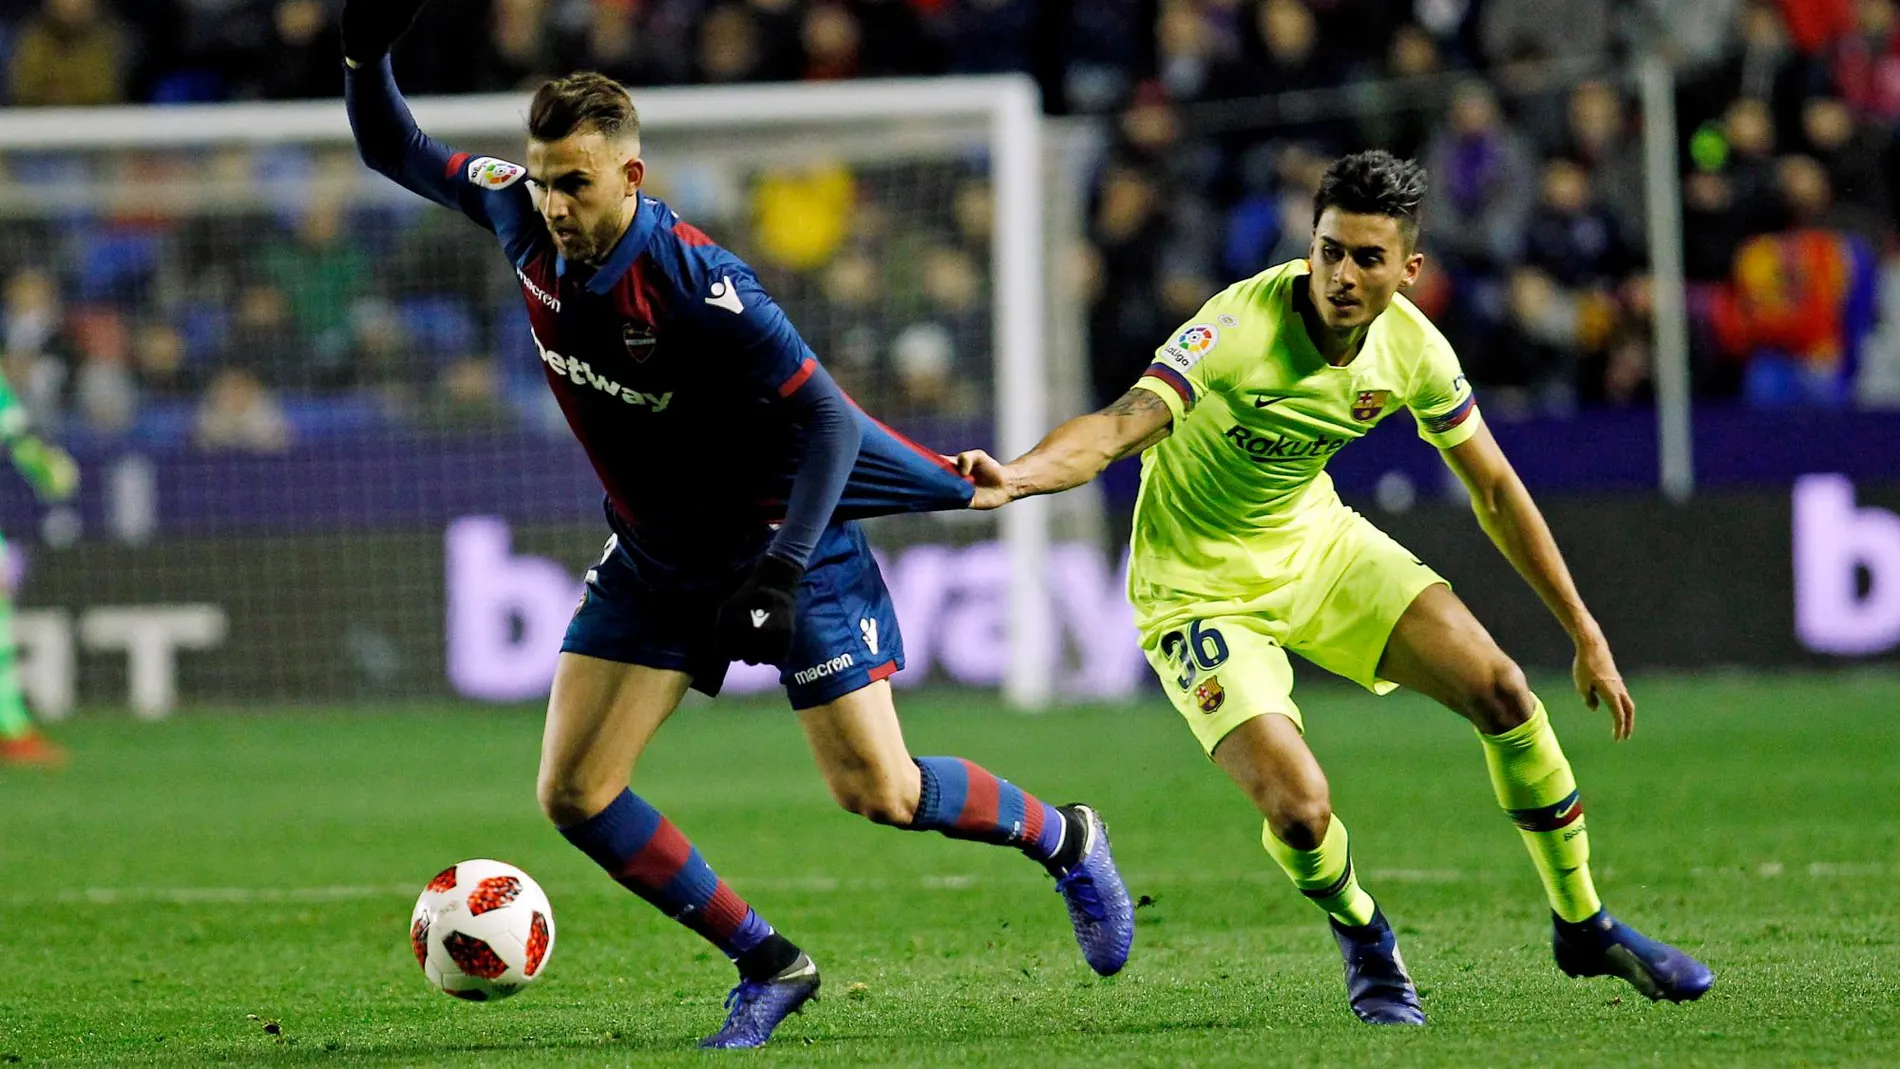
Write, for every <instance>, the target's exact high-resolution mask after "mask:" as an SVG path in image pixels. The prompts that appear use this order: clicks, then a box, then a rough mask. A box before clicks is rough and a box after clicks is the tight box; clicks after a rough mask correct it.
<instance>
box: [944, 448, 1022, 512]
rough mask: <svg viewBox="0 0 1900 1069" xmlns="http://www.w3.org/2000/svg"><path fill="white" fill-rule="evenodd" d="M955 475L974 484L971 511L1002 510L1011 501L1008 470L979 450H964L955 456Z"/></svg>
mask: <svg viewBox="0 0 1900 1069" xmlns="http://www.w3.org/2000/svg"><path fill="white" fill-rule="evenodd" d="M957 474H959V475H963V476H966V477H968V478H969V479H970V481H972V482H974V483H975V484H976V493H975V494H974V495H972V496H971V498H970V507H971V508H973V509H995V508H1002V507H1003V506H1004V505H1007V504H1009V503H1010V501H1011V500H1013V499H1012V498H1011V496H1010V492H1009V472H1008V470H1007V469H1006V468H1005V467H1004V466H1003V463H1002V461H999V460H997V459H996V458H995V457H993V456H990V455H989V454H988V453H985V452H984V451H983V450H981V449H966V450H964V451H963V452H961V453H958V454H957Z"/></svg>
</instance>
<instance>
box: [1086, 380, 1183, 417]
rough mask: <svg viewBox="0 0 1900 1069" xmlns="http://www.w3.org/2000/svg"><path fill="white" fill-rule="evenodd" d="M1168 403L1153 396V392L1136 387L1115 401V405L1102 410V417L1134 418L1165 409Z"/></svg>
mask: <svg viewBox="0 0 1900 1069" xmlns="http://www.w3.org/2000/svg"><path fill="white" fill-rule="evenodd" d="M1167 407H1168V403H1167V402H1166V401H1163V400H1162V399H1161V398H1160V397H1158V396H1156V395H1155V392H1154V391H1153V390H1144V389H1142V388H1141V387H1139V386H1137V387H1135V388H1133V389H1131V390H1129V391H1128V392H1127V393H1125V394H1122V395H1121V396H1120V397H1118V398H1116V399H1115V403H1114V404H1112V405H1109V406H1108V407H1107V408H1104V409H1102V415H1104V416H1134V415H1141V414H1143V413H1148V412H1153V411H1155V410H1156V409H1166V408H1167Z"/></svg>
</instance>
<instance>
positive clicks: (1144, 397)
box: [1102, 386, 1174, 458]
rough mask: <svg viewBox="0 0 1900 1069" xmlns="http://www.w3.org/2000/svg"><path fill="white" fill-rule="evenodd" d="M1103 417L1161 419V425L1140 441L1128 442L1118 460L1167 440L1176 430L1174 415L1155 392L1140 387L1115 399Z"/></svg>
mask: <svg viewBox="0 0 1900 1069" xmlns="http://www.w3.org/2000/svg"><path fill="white" fill-rule="evenodd" d="M1102 415H1104V416H1111V417H1116V418H1121V417H1128V416H1132V417H1134V418H1136V419H1143V418H1153V417H1159V418H1160V420H1161V423H1160V425H1159V426H1157V427H1156V428H1154V429H1153V430H1152V431H1150V432H1148V433H1147V434H1144V435H1143V436H1142V437H1141V440H1140V441H1134V442H1126V443H1124V444H1123V445H1122V449H1121V452H1119V453H1117V454H1116V456H1117V458H1120V457H1132V456H1135V455H1136V454H1138V453H1140V452H1141V451H1142V450H1144V449H1146V448H1148V447H1149V446H1151V445H1153V444H1155V443H1156V442H1159V441H1160V440H1161V439H1163V438H1166V437H1167V436H1168V433H1169V432H1170V431H1172V430H1173V429H1174V423H1173V419H1174V413H1173V412H1171V411H1170V410H1169V408H1168V403H1167V402H1166V401H1163V400H1162V399H1161V398H1160V397H1159V396H1158V395H1156V394H1155V392H1154V391H1153V390H1144V389H1142V388H1140V387H1139V386H1137V387H1135V388H1133V389H1130V390H1129V391H1128V392H1127V393H1125V394H1122V395H1121V396H1120V397H1118V398H1116V399H1115V403H1114V404H1112V405H1109V406H1108V407H1107V408H1104V409H1102Z"/></svg>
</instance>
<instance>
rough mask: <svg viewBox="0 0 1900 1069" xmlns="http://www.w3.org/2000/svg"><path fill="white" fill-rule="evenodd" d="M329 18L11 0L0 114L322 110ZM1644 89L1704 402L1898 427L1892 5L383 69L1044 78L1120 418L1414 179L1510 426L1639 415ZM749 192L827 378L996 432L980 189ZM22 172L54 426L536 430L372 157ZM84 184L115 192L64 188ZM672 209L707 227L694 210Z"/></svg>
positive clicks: (625, 43)
mask: <svg viewBox="0 0 1900 1069" xmlns="http://www.w3.org/2000/svg"><path fill="white" fill-rule="evenodd" d="M339 4H340V0H0V69H3V70H4V73H5V77H4V86H3V90H0V91H4V93H5V94H6V102H7V105H8V108H7V110H8V111H9V112H11V111H13V110H15V109H22V108H32V107H42V106H63V105H64V106H79V105H103V104H112V103H158V104H169V103H187V102H204V101H251V100H276V99H322V98H333V97H335V96H337V95H338V94H339V93H340V90H341V73H340V69H339V65H338V62H337V54H338V47H337V42H336V35H335V21H336V18H335V15H336V10H335V9H336V8H337V7H338V6H339ZM1651 55H1656V56H1659V57H1660V58H1661V59H1663V60H1664V61H1666V62H1667V63H1668V64H1669V65H1670V67H1671V69H1672V71H1673V77H1674V84H1675V88H1676V103H1677V108H1676V111H1677V114H1676V120H1677V127H1678V133H1679V137H1678V143H1677V144H1676V145H1675V146H1674V147H1675V158H1674V159H1672V160H1670V161H1668V162H1669V168H1668V169H1669V170H1670V171H1671V172H1672V173H1673V175H1674V176H1675V177H1676V178H1677V179H1679V182H1680V187H1681V197H1682V215H1683V219H1684V242H1683V256H1684V267H1685V270H1686V273H1687V277H1688V281H1689V288H1688V302H1689V313H1690V322H1691V353H1692V361H1693V372H1694V383H1695V387H1696V390H1697V392H1698V394H1699V395H1701V396H1703V397H1706V398H1710V399H1739V400H1740V401H1742V402H1745V403H1750V404H1755V405H1761V406H1796V405H1799V406H1820V407H1842V406H1855V405H1858V406H1863V407H1900V254H1897V250H1900V243H1896V241H1895V240H1894V239H1895V215H1894V211H1895V205H1896V203H1900V167H1896V160H1895V148H1894V145H1895V136H1894V135H1895V131H1896V124H1897V123H1900V0H1778V2H1759V0H1041V2H1038V0H437V3H436V4H435V5H434V6H433V7H432V8H430V9H429V10H428V12H426V13H425V15H424V18H423V23H422V25H421V26H420V27H419V29H418V31H417V35H416V37H415V38H413V39H411V41H410V42H408V43H406V44H405V45H403V46H402V47H399V49H398V51H397V56H396V66H397V72H398V76H399V79H400V81H401V82H402V84H403V87H404V89H405V91H406V92H408V93H410V94H412V95H417V94H424V93H462V92H481V91H496V90H508V89H518V88H523V87H528V86H532V85H533V84H535V83H536V81H537V80H538V79H541V78H543V77H546V76H549V75H552V74H558V73H562V72H565V71H567V70H571V69H576V68H592V69H598V70H602V71H605V72H607V73H609V74H612V75H614V76H616V77H619V78H621V79H622V80H624V81H626V82H627V83H628V84H629V85H630V86H633V87H634V88H635V89H636V101H637V100H638V92H637V91H638V89H639V87H642V86H659V85H676V84H731V83H748V82H770V81H785V80H830V79H844V78H854V77H888V76H909V75H934V74H958V73H992V72H998V71H1022V72H1025V73H1028V74H1030V75H1032V76H1033V77H1034V78H1035V79H1036V80H1037V82H1038V83H1039V84H1040V86H1041V88H1042V91H1043V96H1044V100H1045V103H1046V106H1047V108H1048V110H1049V111H1050V112H1051V114H1052V115H1055V116H1061V117H1065V121H1074V122H1078V123H1093V124H1096V125H1097V126H1098V127H1099V128H1100V129H1101V130H1102V131H1103V133H1104V137H1103V138H1102V144H1103V145H1104V150H1103V152H1102V153H1101V156H1100V159H1099V162H1098V164H1097V166H1096V167H1095V168H1094V174H1093V176H1092V187H1091V189H1090V192H1089V196H1088V199H1087V205H1088V206H1087V212H1088V218H1087V220H1086V223H1085V224H1084V230H1085V236H1086V241H1085V243H1084V247H1083V248H1080V249H1076V250H1070V251H1068V252H1064V253H1062V254H1060V255H1058V256H1057V257H1056V258H1055V259H1054V260H1053V261H1052V271H1058V272H1061V273H1062V275H1063V279H1064V281H1065V284H1074V285H1079V286H1080V287H1082V292H1083V293H1084V294H1085V295H1086V301H1087V307H1088V310H1089V339H1090V340H1089V352H1090V360H1091V363H1092V383H1091V385H1092V388H1093V390H1094V393H1095V395H1096V399H1097V400H1106V399H1108V398H1111V397H1113V396H1114V395H1116V394H1119V393H1120V392H1121V390H1122V389H1124V388H1125V387H1126V385H1127V384H1128V383H1129V382H1130V381H1132V380H1133V378H1134V377H1135V376H1136V375H1137V374H1139V372H1140V369H1141V368H1142V366H1144V365H1145V364H1146V362H1147V360H1148V359H1149V354H1150V353H1151V352H1152V350H1153V349H1154V347H1155V346H1156V345H1157V344H1158V343H1160V342H1162V341H1164V340H1166V338H1167V337H1168V336H1169V335H1170V334H1171V333H1172V332H1173V331H1174V330H1175V329H1176V328H1177V327H1178V326H1179V325H1180V324H1181V323H1182V322H1184V321H1186V320H1188V319H1190V318H1192V317H1193V315H1194V313H1195V311H1196V309H1198V308H1199V306H1200V304H1201V303H1202V301H1204V300H1205V299H1206V298H1207V297H1208V296H1210V295H1211V294H1212V293H1214V292H1215V291H1217V290H1219V289H1221V288H1222V287H1223V286H1225V285H1226V284H1227V283H1229V282H1231V281H1233V280H1235V279H1238V278H1241V277H1244V276H1247V275H1250V274H1252V273H1254V272H1257V271H1259V270H1262V269H1264V268H1266V267H1268V266H1271V265H1273V264H1275V263H1278V262H1281V261H1283V260H1285V259H1289V258H1292V257H1296V256H1299V255H1301V254H1302V253H1303V252H1304V250H1305V247H1306V240H1307V232H1308V228H1309V226H1310V223H1311V215H1310V200H1311V195H1312V191H1313V189H1314V187H1315V185H1316V183H1317V180H1318V176H1319V174H1320V173H1321V171H1323V169H1324V167H1325V165H1326V162H1327V160H1328V159H1329V158H1331V157H1332V156H1333V155H1336V154H1338V153H1340V152H1343V151H1348V150H1354V149H1359V148H1364V147H1372V146H1380V147H1385V148H1389V149H1391V150H1393V151H1395V152H1398V153H1401V154H1408V155H1416V156H1418V157H1420V158H1421V159H1423V160H1424V161H1425V162H1426V164H1427V165H1428V167H1429V168H1430V170H1431V175H1432V183H1431V194H1430V197H1429V200H1428V202H1427V205H1426V209H1425V211H1426V218H1425V236H1424V239H1423V243H1424V249H1425V251H1426V252H1427V254H1428V255H1427V265H1428V267H1427V271H1426V273H1425V276H1424V277H1423V278H1422V280H1421V282H1420V284H1419V285H1418V286H1417V287H1416V289H1415V290H1414V291H1413V299H1414V300H1416V301H1417V302H1418V303H1419V304H1420V305H1421V306H1423V307H1424V308H1425V309H1426V310H1427V311H1428V312H1429V313H1430V314H1431V315H1432V317H1433V318H1434V320H1435V321H1436V322H1437V323H1438V324H1439V325H1440V326H1441V327H1442V328H1443V329H1444V331H1445V332H1446V333H1447V335H1449V336H1450V337H1451V339H1452V341H1453V342H1454V343H1455V344H1456V346H1457V347H1458V349H1459V352H1460V353H1461V355H1462V357H1463V359H1464V361H1465V365H1466V369H1467V371H1468V372H1469V373H1470V375H1471V377H1472V378H1473V380H1474V381H1476V382H1478V383H1480V384H1482V385H1483V387H1484V390H1485V395H1486V397H1485V400H1486V404H1487V406H1488V408H1489V409H1490V410H1491V411H1492V412H1494V413H1495V414H1497V415H1500V416H1507V417H1508V416H1509V415H1511V414H1514V413H1523V414H1568V413H1571V412H1574V411H1578V410H1582V409H1588V408H1591V407H1594V406H1615V405H1630V404H1644V403H1647V401H1648V398H1649V397H1650V396H1651V382H1652V352H1651V314H1652V309H1653V307H1654V303H1655V299H1654V298H1655V295H1654V291H1653V288H1652V285H1651V273H1650V254H1649V239H1648V211H1647V203H1646V195H1645V194H1646V186H1645V177H1646V176H1645V167H1646V155H1645V148H1644V141H1643V134H1644V131H1643V129H1642V114H1641V109H1640V107H1639V101H1638V93H1637V82H1636V78H1635V71H1636V64H1637V62H1638V61H1639V60H1641V59H1643V58H1645V57H1648V56H1651ZM755 166H756V169H755V170H753V171H751V172H750V173H749V174H747V175H746V184H747V188H746V190H745V191H744V193H743V195H742V196H741V197H740V198H739V203H738V204H736V205H728V206H727V208H728V210H727V212H726V213H725V214H724V215H723V216H717V215H716V216H714V217H707V216H705V215H696V216H695V217H696V218H698V219H702V220H704V221H705V222H706V223H707V228H708V229H709V230H711V231H712V232H713V233H714V236H715V237H716V238H718V239H720V240H722V241H724V242H725V243H727V244H729V245H731V246H733V247H734V248H735V249H737V250H739V251H740V252H741V253H743V254H745V255H747V256H748V257H750V258H752V259H753V260H754V261H755V262H756V263H757V264H758V266H759V267H760V268H761V273H762V274H763V275H764V276H765V277H766V281H767V284H768V286H769V287H771V288H772V289H773V290H774V291H775V292H776V293H778V295H779V296H780V298H781V300H782V301H783V303H785V304H786V305H787V307H788V309H789V310H790V311H791V313H792V315H793V318H794V321H795V322H797V323H799V324H800V326H801V329H803V330H804V332H805V333H806V335H807V340H809V341H810V342H811V343H812V344H813V346H814V348H816V349H817V350H818V351H819V353H820V355H821V356H822V357H823V358H824V359H826V361H827V362H828V364H830V365H831V366H832V368H833V370H834V372H836V373H837V374H838V377H839V378H840V379H841V380H842V381H844V382H845V383H846V384H847V386H848V387H850V388H852V389H853V390H854V391H856V392H857V393H858V394H859V395H860V396H861V397H862V398H863V399H864V400H865V401H866V403H867V405H872V406H874V407H876V408H877V409H878V410H880V413H881V414H882V413H888V414H890V415H891V416H893V417H896V418H899V419H900V420H901V419H903V418H905V417H908V416H915V417H919V418H922V417H930V416H939V417H951V418H956V417H964V416H974V417H980V416H981V415H982V414H983V413H984V412H985V411H986V410H987V404H988V401H987V390H988V382H989V377H990V373H989V368H988V365H989V359H990V358H989V353H988V346H989V337H990V322H989V315H990V307H991V297H990V293H989V291H988V287H989V272H988V270H987V266H986V265H987V262H988V259H987V258H988V255H989V253H988V247H989V240H990V218H989V216H990V204H989V200H990V195H989V186H988V184H987V178H986V174H985V167H984V165H983V163H982V161H980V160H966V161H964V162H963V163H961V164H960V165H958V166H953V167H949V168H945V167H942V166H940V165H935V164H932V165H925V164H921V163H917V164H897V163H883V164H876V165H857V166H854V167H846V166H844V165H842V164H841V165H838V166H835V167H821V168H817V169H812V168H809V167H806V168H801V169H797V170H784V171H779V170H775V169H774V166H773V161H772V160H771V159H769V158H768V159H760V160H758V161H756V165H755ZM654 173H655V174H656V175H661V176H664V175H665V173H666V161H664V160H660V161H656V167H655V172H654ZM0 179H4V185H5V187H6V188H7V189H8V191H9V192H8V195H7V196H5V197H0V283H3V286H4V289H3V291H0V327H4V336H3V337H0V345H4V356H3V366H4V370H5V372H6V374H7V376H8V378H9V380H10V381H11V382H13V384H14V386H15V388H16V389H17V390H18V391H19V392H21V393H22V394H23V395H24V396H25V397H26V398H27V399H28V401H29V403H30V404H31V405H32V406H33V408H34V410H35V412H36V414H37V415H38V417H39V418H40V419H42V420H43V421H46V422H49V423H53V424H55V425H58V426H60V427H62V428H63V429H65V430H67V431H70V432H71V433H74V434H81V435H87V434H90V435H99V436H105V437H111V436H114V435H126V434H134V435H139V436H143V437H147V438H151V439H154V440H159V441H176V442H180V443H184V442H195V443H197V444H198V445H200V446H203V447H206V448H241V449H251V450H272V449H281V448H284V447H286V446H287V445H288V444H290V443H291V442H293V441H295V440H297V439H299V438H305V439H309V438H319V437H322V436H323V435H325V434H329V433H336V432H343V433H348V432H352V431H355V430H359V429H361V428H364V427H371V426H385V425H389V424H390V423H391V422H392V421H393V422H396V423H400V424H402V425H405V426H416V427H430V428H438V427H439V428H464V427H494V426H499V425H509V424H517V425H535V424H537V423H538V422H540V421H542V420H544V419H546V418H547V415H548V413H547V408H546V405H545V404H544V403H543V402H542V401H541V399H540V392H538V391H537V390H536V388H535V377H536V375H537V374H538V366H537V363H536V361H535V360H534V352H533V348H532V343H531V341H530V340H529V339H528V337H527V335H526V326H525V317H524V316H523V315H522V313H521V309H520V298H519V295H518V292H517V291H516V289H515V287H514V283H513V280H512V276H510V275H509V274H508V272H507V265H506V264H505V263H502V262H501V258H500V257H498V256H496V255H495V253H494V251H493V249H492V247H491V244H492V243H491V240H490V239H489V238H488V237H487V235H485V234H483V233H481V232H480V231H479V230H476V229H475V228H473V227H469V226H467V225H466V224H464V223H461V222H460V221H459V220H456V219H454V218H453V217H451V216H450V215H449V214H448V213H446V212H440V211H432V210H431V211H424V210H421V206H420V204H419V202H417V203H401V202H398V201H395V200H391V199H388V198H376V199H369V200H365V199H363V198H361V197H360V196H359V195H358V193H357V192H355V191H358V190H360V189H363V188H368V187H369V186H370V185H371V184H372V183H373V181H375V180H370V179H366V178H365V177H364V176H363V175H362V173H361V170H360V165H358V164H357V163H356V161H355V159H354V157H353V156H352V155H351V154H350V153H348V151H347V150H332V149H314V148H308V147H302V148H299V147H294V146H286V147H276V148H261V149H256V150H245V149H221V150H218V151H216V152H211V153H177V154H164V153H149V152H142V153H125V152H121V153H110V154H96V153H95V154H74V153H57V152H31V151H18V150H16V151H12V152H9V153H0ZM662 181H663V182H664V179H662ZM75 189H79V190H83V189H95V190H97V189H106V190H109V191H113V192H112V193H111V194H110V195H109V196H106V197H104V198H103V199H102V198H101V197H96V196H95V197H91V198H87V197H83V196H81V197H77V198H74V197H67V198H65V199H61V197H59V196H58V195H57V194H58V192H59V191H62V190H66V191H71V190H75ZM166 190H173V191H181V192H180V193H179V196H178V198H177V200H178V203H179V204H184V205H188V206H193V207H187V208H167V207H166V204H167V203H168V202H167V201H166V198H165V196H163V195H161V194H163V192H164V191H166ZM206 190H214V191H218V190H221V191H224V192H223V193H216V194H209V195H208V194H206V193H205V191H206ZM313 190H316V191H317V192H312V191H313ZM191 191H196V192H195V194H194V193H192V192H191ZM324 191H329V192H324ZM660 192H661V195H664V196H669V197H671V198H674V199H675V201H676V203H678V204H680V205H682V206H683V205H684V204H688V203H691V202H692V201H694V200H695V199H696V198H695V194H694V192H693V191H692V190H691V189H690V188H686V179H684V178H681V179H678V180H677V181H676V182H675V183H674V186H673V188H664V187H663V188H662V189H661V190H660ZM207 203H210V204H213V205H216V206H217V209H216V210H209V211H208V210H204V205H206V204H207ZM49 205H51V206H50V207H49Z"/></svg>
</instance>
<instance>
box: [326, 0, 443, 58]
mask: <svg viewBox="0 0 1900 1069" xmlns="http://www.w3.org/2000/svg"><path fill="white" fill-rule="evenodd" d="M428 2H429V0H345V3H344V4H343V58H344V59H347V60H349V61H350V62H351V63H354V64H356V65H358V66H361V65H362V64H365V63H374V62H376V61H377V60H379V59H381V58H383V54H384V53H386V52H388V51H389V48H390V46H391V45H393V44H395V43H396V39H397V38H398V37H401V36H402V35H403V34H404V33H405V32H407V31H408V29H409V26H410V24H411V23H414V22H415V21H416V15H417V13H419V12H420V11H421V10H422V8H423V6H424V5H426V4H427V3H428Z"/></svg>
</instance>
